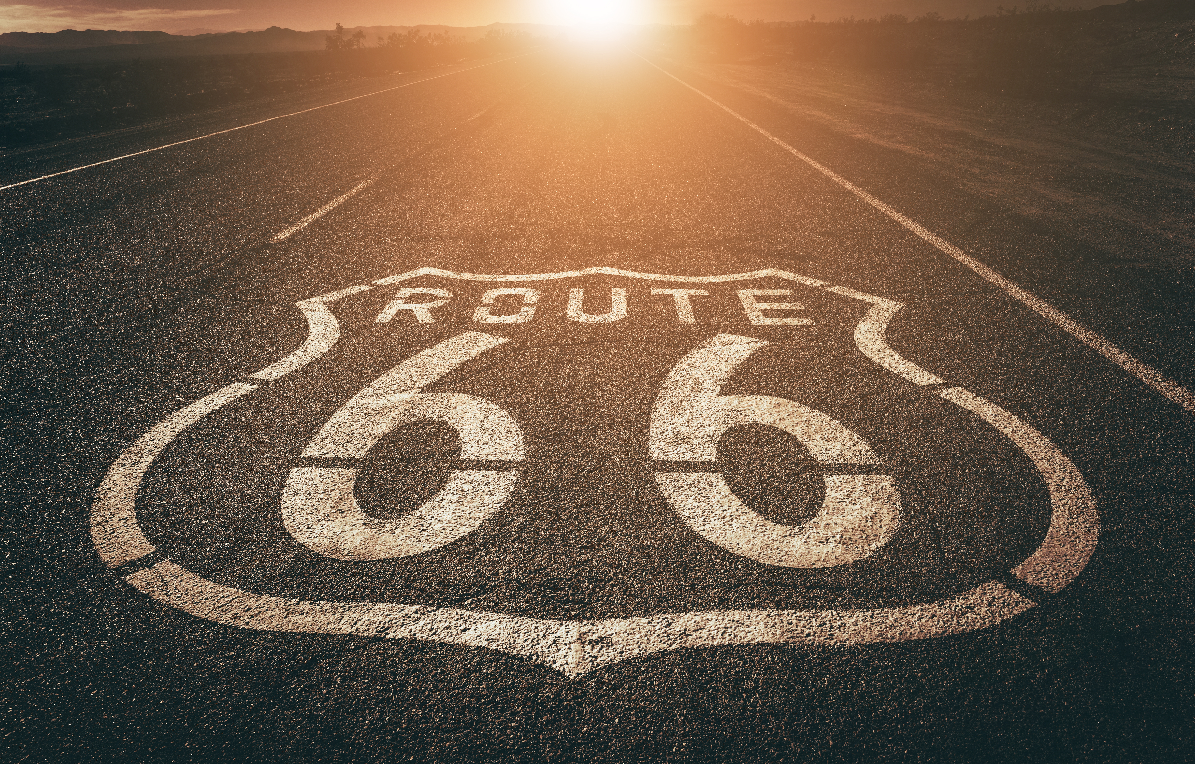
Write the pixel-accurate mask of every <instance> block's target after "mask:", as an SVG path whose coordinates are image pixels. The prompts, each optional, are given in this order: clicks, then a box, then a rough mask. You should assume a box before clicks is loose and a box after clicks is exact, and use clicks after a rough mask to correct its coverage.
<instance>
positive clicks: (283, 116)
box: [0, 53, 528, 191]
mask: <svg viewBox="0 0 1195 764" xmlns="http://www.w3.org/2000/svg"><path fill="white" fill-rule="evenodd" d="M526 55H528V54H527V53H520V54H519V55H517V56H508V57H507V58H502V59H499V60H497V61H489V62H487V63H484V64H478V65H477V66H470V67H468V68H466V69H457V70H455V71H451V72H445V73H444V74H437V75H435V76H434V77H424V78H423V79H421V80H415V81H414V82H404V83H403V84H402V85H395V86H394V87H389V88H383V89H381V90H375V91H373V92H372V93H364V94H362V95H359V96H353V97H352V98H345V99H342V100H340V101H333V102H332V103H326V104H323V105H321V106H312V107H311V108H310V109H301V110H299V111H292V112H291V113H289V114H279V115H278V116H276V117H268V118H266V119H261V120H258V121H257V122H250V123H249V124H247V125H237V126H236V127H230V128H228V129H227V130H217V131H216V132H214V133H208V134H207V135H199V136H196V137H194V138H187V139H186V140H182V141H175V142H174V143H167V144H164V145H162V146H155V147H154V148H152V149H142V150H141V151H134V152H133V153H131V154H122V155H121V156H118V157H112V158H111V159H103V160H101V161H99V162H92V163H91V164H85V165H80V166H79V167H72V168H71V169H69V170H60V171H58V172H52V173H49V174H47V175H41V176H38V177H36V178H29V179H28V180H22V181H18V182H16V183H9V184H8V185H6V186H0V191H7V190H8V189H10V188H16V187H17V186H24V185H28V184H30V183H36V182H38V181H39V180H49V179H50V178H57V177H58V176H60V175H69V174H71V173H72V172H79V171H80V170H88V169H91V168H92V167H99V166H100V165H104V164H110V163H112V162H119V161H120V160H122V159H132V158H133V157H139V156H141V155H143V154H152V153H153V152H155V151H162V150H164V149H169V148H173V147H175V146H181V145H183V144H184V143H193V142H194V141H202V140H204V139H205V138H214V137H216V136H217V135H224V134H225V133H232V132H236V131H237V130H244V129H245V128H247V127H256V126H257V125H264V124H265V123H267V122H273V121H274V120H276V119H286V118H287V117H297V116H299V115H300V114H306V113H308V112H312V111H319V110H320V109H326V108H328V107H329V106H339V105H340V104H342V103H349V102H350V101H357V100H360V99H362V98H369V97H370V96H376V95H381V94H382V93H389V92H390V91H392V90H401V89H402V88H409V87H411V86H412V85H419V84H421V83H424V82H431V81H432V80H438V79H440V78H441V77H451V76H452V75H454V74H462V73H464V72H471V71H473V70H474V69H481V68H483V67H486V66H494V65H495V64H501V63H503V62H505V61H513V60H514V59H516V58H522V57H523V56H526Z"/></svg>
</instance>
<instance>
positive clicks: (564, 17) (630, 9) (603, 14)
mask: <svg viewBox="0 0 1195 764" xmlns="http://www.w3.org/2000/svg"><path fill="white" fill-rule="evenodd" d="M539 5H540V16H541V18H542V19H543V23H546V24H551V25H552V26H559V27H566V28H568V29H569V30H570V31H572V32H574V33H579V34H581V35H583V36H592V37H608V36H611V35H616V34H618V33H620V32H622V31H624V30H626V29H628V28H630V27H632V26H636V25H638V24H642V23H643V22H644V18H643V16H644V9H643V7H642V2H641V1H640V0H540V3H539Z"/></svg>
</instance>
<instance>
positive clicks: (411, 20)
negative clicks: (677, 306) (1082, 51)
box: [0, 0, 1117, 34]
mask: <svg viewBox="0 0 1195 764" xmlns="http://www.w3.org/2000/svg"><path fill="white" fill-rule="evenodd" d="M602 1H603V0H597V2H602ZM604 2H606V3H610V2H614V3H622V4H624V5H626V6H627V7H628V10H629V12H630V13H631V14H632V15H634V16H635V17H636V19H637V20H638V21H641V22H646V23H668V24H676V23H688V22H690V21H692V20H693V19H694V18H696V17H697V16H698V15H700V14H701V13H703V12H713V13H720V14H731V15H734V16H737V17H739V18H741V19H744V20H751V19H765V20H769V21H793V20H800V19H807V18H809V17H810V16H811V15H815V16H816V17H817V18H818V19H819V20H823V21H829V20H833V19H836V18H841V17H844V16H852V15H853V16H856V17H859V18H870V17H878V16H881V15H883V14H886V13H903V14H905V15H908V16H910V17H912V16H917V15H920V14H922V13H925V12H926V11H931V10H932V11H937V12H938V13H941V14H942V15H943V16H946V17H948V18H953V17H961V16H964V15H968V14H969V15H971V16H979V15H986V14H990V13H993V12H994V11H995V9H996V7H997V6H998V5H1004V6H1013V5H1017V4H1018V2H1020V4H1022V5H1023V4H1024V2H1023V0H604ZM1109 2H1117V0H1067V1H1066V2H1059V3H1056V4H1058V5H1065V6H1068V7H1070V6H1079V7H1085V8H1086V7H1092V6H1095V5H1102V4H1104V3H1109ZM585 3H586V0H336V2H329V1H328V0H75V2H67V3H63V2H56V1H55V0H24V1H23V2H21V3H6V2H4V0H0V32H18V31H20V32H56V31H58V30H60V29H122V30H160V31H165V32H172V33H176V34H177V33H183V34H188V33H189V34H194V33H196V32H199V31H232V30H245V29H264V28H266V27H269V26H282V27H289V28H291V29H299V30H311V29H329V28H331V27H332V26H334V25H335V24H336V23H337V22H339V23H342V24H344V25H345V26H347V27H354V26H382V25H397V26H405V25H414V24H449V25H452V26H483V25H485V24H491V23H494V22H508V23H525V22H531V23H551V22H552V21H554V20H556V19H558V18H559V14H558V13H556V12H554V9H558V8H559V7H560V6H561V5H562V4H563V5H565V6H568V5H574V6H576V5H578V4H585Z"/></svg>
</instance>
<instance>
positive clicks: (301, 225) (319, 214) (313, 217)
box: [274, 178, 377, 242]
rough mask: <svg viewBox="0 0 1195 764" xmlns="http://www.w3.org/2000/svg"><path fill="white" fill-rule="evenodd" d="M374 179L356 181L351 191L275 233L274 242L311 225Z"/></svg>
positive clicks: (285, 238) (371, 183)
mask: <svg viewBox="0 0 1195 764" xmlns="http://www.w3.org/2000/svg"><path fill="white" fill-rule="evenodd" d="M375 180H377V179H376V178H371V179H370V180H363V181H361V182H360V183H358V184H357V185H356V187H354V188H353V190H352V191H349V192H348V193H347V194H344V195H343V196H338V197H336V198H335V199H333V200H332V201H330V202H328V203H327V204H325V205H324V206H323V207H320V208H319V209H318V210H316V211H315V212H313V213H311V214H310V215H308V216H307V217H305V218H303V219H302V220H300V221H299V222H298V223H295V224H294V225H293V226H291V227H290V228H287V229H286V230H285V231H282V232H281V233H279V234H277V235H275V236H274V241H276V242H277V241H286V240H287V239H289V238H290V237H291V236H293V235H295V234H296V233H298V232H299V231H302V230H303V229H304V228H306V227H307V226H309V225H311V224H312V223H314V222H315V221H317V220H319V219H320V218H322V217H323V216H324V215H327V214H328V213H329V212H331V211H332V210H334V209H336V208H337V207H339V206H340V205H342V204H344V203H345V202H347V201H348V200H349V199H351V198H352V197H353V196H354V195H356V193H357V192H358V191H360V190H361V189H363V188H366V187H368V186H372V185H373V183H374V181H375Z"/></svg>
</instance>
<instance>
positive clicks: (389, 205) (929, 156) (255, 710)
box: [0, 49, 1195, 762]
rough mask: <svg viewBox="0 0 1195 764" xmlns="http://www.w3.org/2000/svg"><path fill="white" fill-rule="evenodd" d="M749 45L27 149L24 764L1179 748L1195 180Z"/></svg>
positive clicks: (1109, 753) (1111, 752)
mask: <svg viewBox="0 0 1195 764" xmlns="http://www.w3.org/2000/svg"><path fill="white" fill-rule="evenodd" d="M649 58H651V57H650V56H649ZM750 76H751V77H752V78H754V79H752V80H751V81H749V82H748V81H747V79H748V78H747V75H744V74H743V73H742V71H738V72H737V73H736V72H735V71H731V70H729V69H727V70H719V68H718V67H716V66H713V65H700V66H699V65H694V64H686V63H684V62H677V61H670V60H667V59H664V58H659V57H656V58H651V60H646V59H644V58H641V57H639V56H638V55H635V54H632V53H629V52H626V51H606V52H596V51H559V50H552V49H548V50H541V51H538V52H535V53H532V54H530V55H527V56H523V57H519V58H515V59H510V60H505V61H494V62H484V65H481V66H477V65H462V66H460V67H456V68H450V69H442V70H436V71H434V72H430V73H415V74H407V75H399V76H395V77H393V78H391V79H389V80H385V81H384V82H381V83H378V82H372V83H362V82H356V83H347V84H343V85H339V86H336V87H335V88H334V89H328V90H325V91H319V92H312V93H309V94H307V95H304V96H291V97H289V99H290V100H285V101H282V100H280V101H276V102H268V103H259V104H253V105H247V106H241V107H237V108H236V109H230V110H226V111H222V112H217V113H212V114H208V115H200V116H196V117H192V118H188V119H181V120H177V121H173V122H167V123H162V124H159V125H153V126H149V127H145V128H141V129H137V130H130V131H125V132H122V133H116V134H109V135H103V136H96V137H93V138H87V139H80V140H75V141H70V142H65V143H62V144H58V145H51V146H45V147H40V148H37V149H34V150H28V151H25V152H24V153H20V154H13V155H9V156H8V157H6V158H5V160H4V164H3V167H2V170H0V186H4V187H5V188H4V189H3V190H0V220H2V221H3V224H2V227H0V241H2V242H3V243H2V251H3V253H4V258H5V270H6V302H5V306H6V310H5V314H6V315H5V318H4V321H5V324H6V327H5V328H6V335H7V338H8V342H7V343H6V344H7V346H8V348H9V352H8V358H7V360H6V363H5V389H6V393H5V395H6V399H7V403H6V411H7V412H8V416H6V418H5V424H4V435H5V441H6V443H7V445H6V448H5V457H4V458H3V459H0V465H3V467H4V470H5V473H4V485H5V492H6V504H8V506H9V507H10V508H11V509H10V512H9V513H6V514H8V516H9V520H8V521H7V522H6V526H7V528H6V530H7V532H6V534H5V536H4V554H5V561H6V573H5V576H6V583H7V584H8V586H7V588H8V592H7V593H6V595H5V607H4V612H5V616H4V621H3V623H4V628H5V631H6V633H5V639H4V648H3V650H4V660H5V662H6V663H7V665H8V666H9V667H10V669H9V672H7V673H8V676H7V678H6V683H5V690H4V695H3V700H4V703H3V712H4V715H3V717H2V718H3V719H4V721H3V723H2V724H3V726H2V733H3V744H2V746H0V747H2V748H3V749H4V750H5V751H6V755H5V758H6V759H7V760H13V761H108V760H112V761H118V760H119V761H127V760H137V761H185V760H196V761H217V760H220V761H239V760H245V761H275V760H276V761H303V760H311V761H316V760H319V761H393V760H415V761H529V762H530V761H620V762H621V761H744V762H747V761H750V762H758V761H864V760H866V761H1026V760H1039V761H1085V762H1093V761H1100V762H1104V761H1133V762H1141V761H1160V762H1165V761H1180V760H1183V759H1184V758H1185V757H1186V756H1188V755H1189V751H1190V750H1191V745H1192V721H1191V720H1192V718H1193V712H1195V702H1193V693H1192V691H1191V686H1192V685H1191V682H1192V678H1193V677H1192V660H1191V658H1190V655H1191V651H1192V647H1195V646H1193V645H1192V635H1193V633H1195V630H1193V628H1192V626H1193V624H1192V621H1191V615H1190V614H1191V612H1192V605H1193V603H1192V595H1191V592H1192V591H1193V586H1195V569H1193V566H1192V548H1191V540H1192V538H1193V536H1195V526H1193V524H1192V519H1191V509H1192V496H1191V490H1190V485H1191V484H1192V462H1191V456H1192V443H1195V438H1193V434H1195V432H1193V426H1195V405H1192V399H1191V397H1190V396H1191V393H1190V392H1189V391H1190V390H1192V389H1195V373H1193V372H1192V368H1195V367H1193V365H1192V361H1195V357H1193V356H1195V344H1192V343H1191V341H1190V338H1191V336H1192V330H1193V329H1195V319H1193V318H1192V316H1191V312H1190V310H1189V306H1190V305H1191V304H1192V297H1193V295H1192V289H1193V286H1192V281H1191V279H1190V276H1189V273H1190V270H1189V266H1188V265H1187V263H1188V261H1189V259H1190V245H1189V242H1188V241H1186V233H1184V230H1183V228H1182V226H1178V227H1177V228H1173V227H1172V230H1171V231H1170V232H1169V233H1167V231H1166V230H1162V229H1165V226H1164V225H1162V224H1161V223H1160V222H1159V221H1164V220H1183V219H1186V218H1184V217H1183V215H1186V214H1189V212H1190V210H1189V209H1187V207H1189V205H1190V200H1189V199H1190V197H1184V191H1183V189H1184V188H1185V186H1184V185H1183V184H1185V183H1188V181H1187V180H1185V178H1187V177H1189V176H1188V175H1186V174H1185V172H1184V171H1183V168H1181V167H1178V168H1177V169H1176V168H1175V167H1174V166H1172V165H1167V164H1166V163H1164V162H1162V161H1160V160H1159V161H1158V162H1157V163H1155V164H1149V163H1148V162H1146V161H1145V160H1142V159H1140V157H1134V156H1130V155H1128V154H1127V153H1125V154H1121V155H1119V156H1117V157H1111V156H1110V155H1108V154H1106V153H1105V154H1100V153H1099V152H1096V151H1094V150H1092V151H1088V152H1087V154H1086V155H1085V156H1087V157H1088V159H1090V161H1088V162H1087V163H1086V164H1082V165H1080V164H1075V165H1070V164H1067V163H1066V162H1065V160H1058V161H1059V163H1060V164H1066V167H1062V168H1061V169H1059V168H1051V169H1049V172H1048V173H1046V174H1047V175H1048V176H1049V177H1048V178H1042V177H1039V176H1037V175H1034V173H1033V172H1029V175H1034V177H1035V178H1037V180H1038V181H1040V182H1039V183H1038V185H1037V186H1035V188H1037V189H1038V190H1040V189H1043V188H1044V189H1046V191H1049V190H1050V189H1055V190H1057V189H1059V188H1061V185H1057V186H1054V185H1050V183H1051V182H1052V180H1053V172H1054V171H1055V170H1058V171H1059V172H1060V173H1061V172H1062V171H1063V170H1065V171H1066V174H1067V177H1066V179H1065V180H1062V179H1060V180H1059V181H1058V184H1064V183H1065V184H1069V186H1068V188H1069V189H1071V191H1070V192H1069V193H1071V194H1072V195H1071V196H1069V197H1068V196H1067V195H1066V194H1064V193H1062V192H1061V191H1059V192H1058V193H1056V194H1054V197H1053V198H1054V203H1055V210H1054V211H1055V212H1056V213H1057V214H1055V215H1053V216H1050V215H1044V216H1043V215H1034V214H1033V213H1032V211H1031V210H1029V208H1030V207H1032V206H1033V205H1032V204H1031V203H1029V202H1026V201H1025V200H1026V199H1028V198H1030V194H1029V192H1027V191H1026V192H1025V193H1023V194H1020V195H1017V194H1014V193H1013V192H1012V191H1009V194H1008V195H1007V198H1006V195H1005V194H1003V193H1000V194H994V193H989V192H990V191H991V189H992V188H993V186H992V185H991V184H993V183H996V182H997V181H996V180H994V179H993V178H994V177H995V173H994V172H993V171H992V170H991V168H990V167H987V168H985V167H984V166H982V164H980V163H970V162H964V161H962V160H960V159H959V157H960V156H961V155H962V154H961V151H962V149H961V148H960V146H963V145H964V144H965V145H966V146H969V147H971V148H970V149H968V150H973V151H976V152H979V151H980V149H979V148H976V147H977V146H980V145H981V142H982V141H987V142H988V144H984V145H989V144H991V142H992V141H993V140H995V141H996V143H999V144H1000V145H1004V146H1006V147H1008V151H1007V153H1005V154H1000V159H1001V161H1002V162H1005V166H1012V165H1014V164H1015V163H1016V162H1021V163H1022V164H1023V163H1025V162H1029V161H1031V159H1026V158H1025V156H1026V155H1023V154H1022V155H1018V154H1017V153H1016V152H1017V151H1022V152H1024V151H1027V150H1026V149H1025V145H1026V144H1025V143H1024V142H1023V141H1022V142H1021V143H1016V142H1015V141H1013V140H1012V139H1011V138H1009V139H1008V140H1007V141H1004V142H1003V143H1001V142H1000V140H999V138H998V136H999V135H1000V134H1001V133H1000V131H1001V130H1002V129H1003V130H1004V131H1005V133H1006V134H1007V135H1014V133H1015V132H1016V129H1020V128H1017V124H1021V123H1017V124H1013V123H1014V122H1015V120H1013V118H1012V117H1008V118H1007V119H1006V120H1005V122H1004V123H1001V122H1000V121H999V120H997V121H995V122H989V123H988V124H987V126H986V127H985V128H984V129H985V130H986V131H992V132H991V133H989V134H986V135H984V136H982V141H981V138H980V137H979V136H978V135H977V134H976V135H972V134H969V133H965V132H959V131H958V130H955V129H954V128H950V127H949V126H947V127H943V126H942V123H941V122H938V123H934V122H933V121H932V120H929V119H927V118H920V117H919V118H918V119H916V120H908V121H905V122H901V121H899V120H900V119H906V118H907V117H908V114H909V113H910V112H909V111H908V110H906V111H905V112H898V110H893V111H892V112H891V114H890V116H891V115H895V116H891V119H892V120H896V121H895V122H892V121H888V122H884V123H883V124H882V125H881V124H879V123H877V124H876V125H875V126H874V129H873V130H871V131H870V132H869V131H868V130H867V129H866V125H867V119H868V118H866V116H864V117H860V116H859V112H858V109H857V108H856V107H857V105H858V103H859V101H858V98H857V97H858V93H857V92H854V91H848V90H847V89H845V88H844V89H842V92H841V93H839V92H838V91H836V90H834V88H833V87H829V86H827V89H823V90H822V91H819V92H818V93H814V92H813V86H812V85H807V84H802V83H795V84H794V82H793V81H788V82H787V83H786V82H785V81H783V80H782V79H781V78H779V77H773V78H772V79H769V76H770V75H767V76H765V75H758V76H757V75H754V74H752V75H750ZM803 87H804V88H806V89H805V90H802V89H801V88H803ZM769 88H771V90H769ZM376 91H384V92H376ZM839 96H840V97H839ZM347 99H351V100H347ZM815 99H816V102H815ZM852 99H854V100H852ZM327 104H332V105H327ZM836 104H838V105H836ZM325 105H326V106H325ZM317 107H322V108H317ZM909 108H910V109H911V108H912V107H909ZM309 109H310V110H309ZM835 109H839V110H840V111H835ZM299 112H301V113H299ZM901 114H903V115H904V117H902V116H901ZM284 115H285V116H284ZM275 117H277V118H275ZM263 120H264V121H263ZM852 120H854V121H853V122H852ZM861 124H862V125H863V127H860V125H861ZM935 125H936V126H935ZM242 126H244V127H242ZM1023 127H1024V125H1023V124H1021V128H1023ZM234 128H236V129H234ZM893 133H900V141H901V142H900V145H895V144H894V139H893V138H892V137H891V135H892V134H893ZM945 134H949V135H950V136H952V137H950V139H949V140H947V139H946V138H944V137H943V135H945ZM993 134H994V135H996V136H997V138H995V139H993V137H992V135H993ZM885 135H886V136H887V137H885ZM192 139H195V140H192ZM1041 145H1042V144H1041V143H1039V144H1038V147H1039V149H1040V146H1041ZM1067 145H1070V144H1067ZM163 146H166V148H161V149H160V150H150V149H157V147H163ZM1076 146H1078V144H1077V143H1076V144H1074V145H1073V146H1071V150H1073V151H1076V152H1079V151H1081V150H1082V147H1081V146H1080V147H1078V148H1076ZM980 147H981V146H980ZM981 148H982V147H981ZM990 151H995V149H990ZM1048 153H1049V152H1042V151H1039V155H1042V154H1048ZM126 155H132V156H126ZM117 157H126V158H121V159H118V160H117V161H111V162H107V161H106V160H108V159H113V158H117ZM948 157H954V159H953V162H952V161H951V160H949V158H948ZM1042 161H1043V162H1044V161H1046V160H1042ZM101 162H103V164H95V163H101ZM93 164H95V166H91V167H86V168H85V169H78V170H75V168H80V167H83V166H85V165H93ZM966 165H974V167H973V168H972V169H974V171H975V172H977V173H979V177H978V178H977V177H972V176H970V175H968V173H969V172H970V170H969V169H968V167H967V166H966ZM960 168H961V169H960ZM1126 168H1128V169H1126ZM1008 176H1009V177H1010V178H1012V179H1011V180H1005V181H1000V182H1001V183H1004V185H1003V186H998V188H1001V189H1017V188H1020V187H1021V186H1022V185H1023V184H1022V183H1021V181H1020V180H1019V178H1023V177H1025V176H1023V175H1020V176H1019V175H1017V174H1016V173H1008ZM1129 176H1131V177H1132V178H1135V179H1136V180H1134V181H1133V182H1132V183H1129V182H1128V181H1124V182H1120V181H1118V178H1120V179H1123V178H1125V177H1129ZM25 181H30V182H25ZM984 183H988V185H987V186H985V185H984ZM1147 187H1148V188H1152V189H1153V190H1154V194H1155V195H1154V196H1153V197H1148V198H1145V197H1143V196H1142V193H1144V192H1143V189H1145V188H1147ZM1075 188H1079V189H1080V190H1081V191H1084V192H1085V193H1088V196H1087V197H1084V198H1085V199H1086V202H1085V203H1086V207H1084V209H1085V210H1086V212H1085V213H1084V215H1085V217H1083V218H1082V220H1081V221H1080V223H1077V224H1075V225H1069V224H1067V223H1065V222H1059V221H1060V220H1067V219H1071V218H1068V217H1067V215H1065V214H1064V212H1065V209H1066V207H1067V204H1068V203H1070V202H1069V201H1068V200H1070V201H1074V199H1075V198H1076V196H1075V194H1076V193H1077V192H1074V189H1075ZM1042 193H1045V192H1044V191H1043V192H1042ZM1014 197H1015V198H1014ZM1092 199H1096V200H1099V199H1103V200H1105V201H1106V202H1107V205H1108V207H1109V208H1115V209H1116V210H1118V213H1117V214H1116V215H1111V216H1106V217H1102V216H1101V215H1100V214H1098V205H1097V206H1095V207H1093V204H1094V202H1092V201H1091V200H1092ZM1151 199H1152V201H1151ZM1075 205H1076V206H1078V202H1075ZM1183 205H1187V207H1183ZM1093 209H1096V210H1097V211H1096V212H1092V210H1093ZM1059 210H1062V211H1063V212H1059ZM1072 222H1073V219H1072ZM1159 231H1160V232H1159ZM499 276H501V278H498V277H499Z"/></svg>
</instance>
